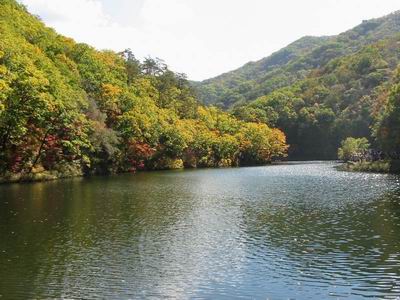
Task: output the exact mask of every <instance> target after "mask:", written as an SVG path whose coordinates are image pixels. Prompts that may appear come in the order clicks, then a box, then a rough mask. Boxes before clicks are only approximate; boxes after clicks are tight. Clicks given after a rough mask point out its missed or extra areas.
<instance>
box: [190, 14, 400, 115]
mask: <svg viewBox="0 0 400 300" xmlns="http://www.w3.org/2000/svg"><path fill="white" fill-rule="evenodd" d="M398 32H400V12H399V11H397V12H395V13H392V14H390V15H387V16H385V17H382V18H378V19H372V20H368V21H363V22H362V23H361V24H360V25H358V26H357V27H355V28H353V29H351V30H349V31H346V32H344V33H341V34H339V35H337V36H329V37H326V36H325V37H311V36H306V37H303V38H301V39H299V40H297V41H295V42H294V43H292V44H290V45H288V46H287V47H285V48H283V49H281V50H279V51H277V52H275V53H273V54H272V55H270V56H268V57H266V58H263V59H261V60H259V61H256V62H249V63H247V64H246V65H244V66H243V67H241V68H239V69H237V70H234V71H231V72H228V73H225V74H222V75H219V76H217V77H215V78H211V79H207V80H204V81H202V82H193V83H192V84H193V86H194V87H195V88H196V90H197V93H198V95H199V98H200V101H201V102H203V103H204V104H213V105H216V106H219V107H222V108H225V109H227V108H231V107H233V106H235V105H241V104H244V103H247V102H250V101H251V100H255V99H256V98H258V97H260V96H263V95H266V94H268V93H270V92H272V91H274V90H276V89H278V88H281V87H284V86H289V85H291V84H293V83H294V82H296V81H297V80H300V79H303V78H305V77H306V76H307V75H308V74H309V73H310V71H311V70H313V69H315V68H320V67H322V66H324V65H326V64H327V63H328V62H330V61H331V60H332V59H335V58H338V57H342V56H345V55H348V54H351V53H355V52H356V51H358V50H360V49H361V48H362V47H364V46H366V45H369V44H373V43H375V42H377V41H379V40H382V39H385V38H388V37H392V36H393V35H396V34H397V33H398Z"/></svg>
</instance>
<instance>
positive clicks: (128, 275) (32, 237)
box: [0, 162, 400, 299]
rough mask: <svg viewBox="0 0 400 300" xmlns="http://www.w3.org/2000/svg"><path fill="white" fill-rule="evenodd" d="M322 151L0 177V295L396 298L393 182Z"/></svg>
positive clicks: (397, 236)
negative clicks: (134, 170) (137, 169)
mask: <svg viewBox="0 0 400 300" xmlns="http://www.w3.org/2000/svg"><path fill="white" fill-rule="evenodd" d="M334 166H335V163H329V162H317V163H292V162H290V163H285V164H280V165H274V166H268V167H252V168H240V169H223V170H195V171H183V172H154V173H142V174H138V175H135V176H130V175H123V176H116V177H108V178H107V177H105V178H103V177H97V178H90V179H75V180H68V181H61V182H48V183H37V184H30V185H10V186H0V195H1V201H0V235H1V237H2V238H1V241H0V295H2V296H3V298H5V299H26V298H34V297H36V298H62V297H66V298H76V297H79V298H116V297H119V298H143V297H156V298H157V297H161V296H164V297H171V298H188V297H200V298H215V297H218V298H227V299H228V298H233V297H243V298H248V297H254V298H267V297H270V298H274V299H275V298H290V297H292V298H307V299H321V298H327V297H329V296H332V297H334V298H335V297H336V298H337V297H339V298H346V297H349V298H352V299H353V298H365V297H378V298H382V297H397V296H400V185H399V178H398V177H395V176H390V175H379V174H362V173H346V172H338V171H336V170H335V169H334Z"/></svg>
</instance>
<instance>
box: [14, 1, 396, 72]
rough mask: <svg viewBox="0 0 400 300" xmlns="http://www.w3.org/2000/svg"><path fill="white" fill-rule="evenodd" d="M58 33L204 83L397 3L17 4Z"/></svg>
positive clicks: (191, 2)
mask: <svg viewBox="0 0 400 300" xmlns="http://www.w3.org/2000/svg"><path fill="white" fill-rule="evenodd" d="M20 1H22V2H23V3H24V4H26V5H27V6H28V8H29V9H30V11H31V12H32V13H34V14H38V15H39V16H41V17H42V18H43V20H44V21H45V22H46V23H47V24H48V25H49V26H52V27H54V28H55V29H56V30H57V31H59V32H60V33H62V34H65V35H68V36H71V37H73V38H75V39H76V40H78V41H80V42H86V43H89V44H91V45H94V46H96V47H98V48H101V49H104V48H107V49H113V50H116V51H120V50H123V49H125V48H131V49H132V50H133V51H134V53H135V54H136V55H137V56H138V57H144V56H147V55H151V56H158V57H160V58H163V59H164V60H165V61H166V62H167V63H169V65H170V66H171V67H172V68H173V69H174V70H176V71H179V72H185V73H187V74H188V75H189V78H192V79H204V78H208V77H211V76H215V75H218V74H220V73H222V72H226V71H229V70H231V69H234V68H236V67H239V66H241V65H242V64H244V63H246V62H248V61H249V60H256V59H260V58H262V57H265V56H267V55H269V54H270V53H271V52H273V51H276V50H278V49H280V48H282V47H283V46H285V45H287V44H289V43H290V42H293V41H294V40H295V39H297V38H300V37H301V36H304V35H331V34H337V33H339V32H342V31H344V30H347V29H349V28H351V27H353V26H355V25H357V24H359V23H360V22H361V21H362V20H363V19H369V18H373V17H379V16H382V15H385V14H387V13H390V12H392V11H394V10H396V9H399V8H400V3H399V2H398V0H324V1H321V0H304V1H295V0H280V1H266V0H235V1H234V0H20Z"/></svg>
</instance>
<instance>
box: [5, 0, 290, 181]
mask: <svg viewBox="0 0 400 300" xmlns="http://www.w3.org/2000/svg"><path fill="white" fill-rule="evenodd" d="M0 37H1V38H0V173H1V174H2V176H3V177H4V176H8V177H12V176H16V175H19V176H21V175H22V176H27V177H29V176H33V175H34V174H42V175H41V176H50V177H62V176H72V175H80V174H92V173H114V172H125V171H134V170H137V169H169V168H181V167H183V166H186V167H216V166H237V165H244V164H246V165H247V164H262V163H268V162H270V161H271V160H272V159H274V158H277V157H282V156H285V153H286V150H287V146H286V142H285V135H284V134H283V132H281V131H280V130H278V129H272V128H271V127H269V126H267V125H266V124H264V123H259V122H257V123H253V122H245V121H242V120H238V119H237V118H236V117H234V116H232V115H231V114H229V113H226V112H223V111H221V110H219V109H217V108H214V107H204V106H201V105H199V103H198V101H197V99H196V95H195V92H194V90H193V88H192V87H191V86H190V84H189V82H188V80H187V79H186V77H185V75H183V74H176V73H174V72H172V71H171V70H169V69H168V67H167V66H166V64H165V63H164V62H163V61H162V60H160V59H153V58H146V59H145V60H144V61H139V60H137V59H136V58H135V56H134V54H133V52H132V51H131V50H125V51H123V52H121V53H115V52H113V51H98V50H96V49H94V48H92V47H90V46H88V45H86V44H79V43H75V42H74V41H73V40H72V39H69V38H66V37H64V36H61V35H59V34H57V33H56V32H55V31H54V30H52V29H50V28H47V27H46V26H45V25H44V24H43V23H42V22H41V21H40V20H39V19H38V18H37V17H35V16H32V15H31V14H29V13H28V12H27V10H26V9H25V7H23V6H22V5H20V4H18V3H17V2H16V1H14V0H1V1H0Z"/></svg>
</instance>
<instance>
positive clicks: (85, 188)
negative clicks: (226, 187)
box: [0, 172, 241, 298]
mask: <svg viewBox="0 0 400 300" xmlns="http://www.w3.org/2000/svg"><path fill="white" fill-rule="evenodd" d="M166 174H167V175H165V174H164V173H163V176H157V173H151V174H139V175H137V176H135V177H134V179H133V177H131V176H119V177H118V178H117V179H116V180H112V179H111V180H110V179H109V178H94V179H89V180H83V181H79V180H78V181H65V182H54V183H46V184H35V185H24V186H18V188H17V190H16V191H15V193H13V194H9V197H8V202H9V204H10V207H11V210H13V211H15V212H18V215H17V216H16V218H11V217H10V216H9V215H10V214H9V213H8V212H3V213H2V215H3V214H4V215H5V216H7V219H6V220H5V221H4V224H5V225H6V226H5V227H3V228H2V229H0V232H2V233H3V232H4V231H6V230H11V229H12V230H13V231H15V232H16V233H17V234H18V236H19V237H21V239H20V240H15V239H13V236H11V235H2V236H7V241H5V240H3V241H4V245H2V246H4V247H5V246H7V247H8V249H7V250H8V253H9V252H11V251H12V252H13V255H10V254H7V258H10V257H13V259H12V261H10V262H9V263H6V264H5V265H3V266H2V267H0V279H3V278H8V280H9V282H8V284H7V283H6V282H4V281H3V284H4V285H5V286H6V285H7V286H8V290H7V289H6V288H1V289H0V291H1V292H0V294H2V295H3V296H4V297H5V298H7V296H9V297H8V298H13V297H15V295H17V294H19V295H34V296H43V297H63V296H67V297H74V296H76V297H85V295H86V296H89V295H93V293H95V292H96V291H100V293H101V294H102V295H104V296H106V295H108V296H109V297H113V296H115V295H121V294H124V293H126V295H127V296H129V293H130V292H131V293H132V294H134V295H138V293H139V292H138V291H139V290H143V291H146V292H145V294H143V296H147V295H149V294H151V293H154V294H155V295H156V294H160V293H163V294H166V295H170V296H172V297H174V296H178V294H179V293H182V295H184V294H186V293H187V292H188V291H192V290H194V289H195V288H196V286H197V285H198V284H201V281H202V278H208V276H207V275H208V273H209V272H212V271H213V270H214V271H215V270H217V269H219V270H220V271H221V274H223V273H224V270H225V271H226V269H227V268H229V267H231V266H232V265H233V264H235V262H236V261H237V260H238V259H239V260H240V259H241V257H240V255H238V253H240V249H237V251H236V252H235V255H236V256H235V257H233V256H232V255H231V254H232V252H231V251H230V250H231V249H232V245H235V246H236V241H235V240H234V237H235V236H237V235H238V234H237V233H236V231H237V230H238V228H237V227H235V223H234V222H236V220H237V219H240V211H237V210H235V209H234V208H232V209H229V210H228V209H226V207H224V204H223V202H214V198H213V197H212V196H210V197H207V196H206V197H204V198H201V199H199V195H206V193H207V190H209V189H210V188H212V183H211V182H209V180H207V179H205V182H199V181H198V180H200V179H199V178H198V177H190V176H189V175H188V174H190V172H185V174H186V176H185V177H182V178H180V177H179V176H173V177H169V176H168V173H166ZM188 176H189V178H188ZM21 199H26V200H25V201H22V202H21ZM227 214H228V215H229V217H227ZM224 215H225V216H224ZM221 216H224V217H221ZM231 221H234V222H231ZM227 236H230V237H232V238H231V239H227V238H226V237H227ZM227 241H228V243H226V242H227ZM25 242H26V244H25ZM229 243H231V245H230V244H229ZM218 255H219V256H221V259H220V260H218V259H209V258H210V257H213V256H214V257H215V256H218ZM0 261H2V259H1V257H0ZM212 264H214V265H212ZM216 280H223V278H222V277H221V278H219V279H218V278H217V277H216ZM1 281H2V280H0V282H1ZM19 284H20V285H21V286H22V287H23V288H18V290H17V289H15V288H14V289H13V288H12V287H13V286H14V287H16V286H17V285H19ZM0 287H1V285H0ZM3 291H4V292H3ZM179 291H180V292H179ZM5 292H7V293H8V294H5ZM176 292H178V294H174V293H176Z"/></svg>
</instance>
